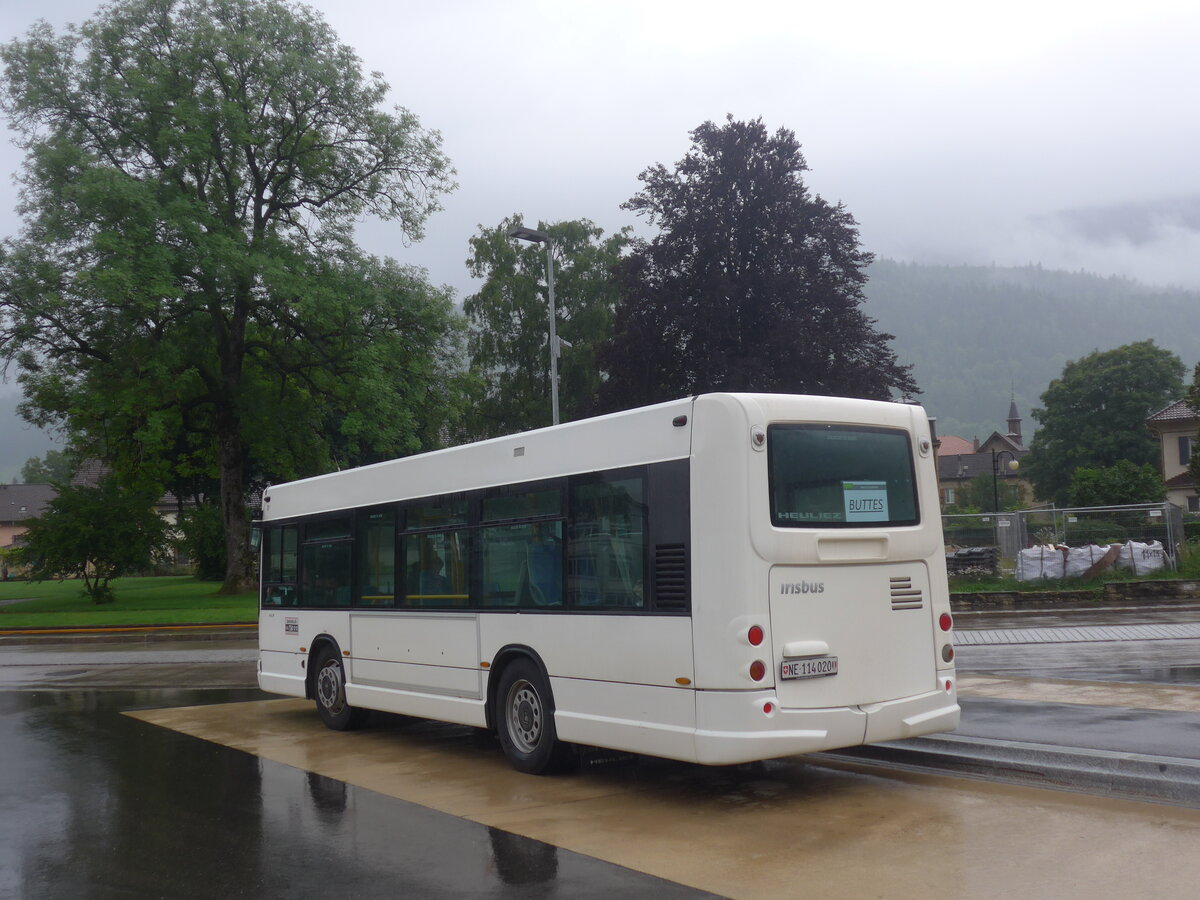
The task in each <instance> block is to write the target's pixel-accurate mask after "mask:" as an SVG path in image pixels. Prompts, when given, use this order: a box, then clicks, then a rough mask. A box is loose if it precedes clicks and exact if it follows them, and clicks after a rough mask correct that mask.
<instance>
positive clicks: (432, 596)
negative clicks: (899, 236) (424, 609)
mask: <svg viewBox="0 0 1200 900" xmlns="http://www.w3.org/2000/svg"><path fill="white" fill-rule="evenodd" d="M469 558H470V555H469V553H468V552H467V531H466V530H464V529H458V530H455V531H440V532H432V533H428V532H427V533H424V534H406V535H405V536H404V595H403V600H402V601H401V602H402V605H404V606H430V607H441V606H453V607H459V606H468V605H469V604H470V600H471V598H470V593H469V584H470V581H469V579H468V571H469V570H468V564H467V560H468V559H469Z"/></svg>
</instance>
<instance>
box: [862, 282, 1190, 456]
mask: <svg viewBox="0 0 1200 900" xmlns="http://www.w3.org/2000/svg"><path fill="white" fill-rule="evenodd" d="M868 274H869V275H870V281H869V282H868V284H867V288H866V293H867V298H868V300H867V305H866V312H867V314H868V315H870V316H872V317H874V318H875V319H877V320H878V323H879V327H880V328H881V329H882V330H884V331H887V332H890V333H892V334H894V335H895V336H896V340H895V342H894V344H893V346H894V347H895V349H896V353H897V355H898V356H899V357H900V360H901V361H902V362H905V363H912V364H913V372H914V375H915V376H916V380H917V383H918V384H919V385H920V386H921V390H922V391H923V393H922V395H921V397H920V400H921V402H922V403H923V404H924V406H925V408H926V409H927V410H928V411H929V414H930V415H933V416H937V420H938V432H939V433H941V434H957V435H960V436H962V437H965V438H967V439H970V438H972V437H975V436H976V435H978V437H979V438H980V439H983V438H986V437H987V436H988V435H989V434H990V433H991V432H992V431H994V430H1001V431H1003V429H1004V426H1005V422H1004V419H1005V416H1007V414H1008V405H1009V398H1010V393H1011V395H1013V396H1015V398H1016V401H1017V408H1018V410H1019V411H1020V413H1021V415H1022V416H1023V417H1024V423H1023V429H1022V430H1023V433H1024V436H1025V440H1026V443H1028V441H1029V438H1030V436H1031V435H1032V434H1033V432H1034V430H1035V427H1036V424H1037V423H1036V422H1034V421H1033V419H1032V418H1031V416H1030V414H1029V413H1030V410H1031V409H1032V408H1033V407H1035V406H1040V405H1041V401H1040V397H1041V394H1042V392H1043V391H1045V390H1046V387H1047V385H1049V383H1050V380H1051V379H1052V378H1057V377H1058V376H1059V375H1060V374H1061V373H1062V369H1063V366H1064V365H1065V364H1066V363H1067V361H1068V360H1072V359H1078V358H1079V357H1081V356H1086V355H1087V354H1088V353H1091V352H1092V351H1093V350H1110V349H1112V348H1114V347H1119V346H1121V345H1123V344H1129V343H1132V342H1133V341H1140V340H1146V339H1152V340H1154V342H1155V343H1156V344H1158V345H1159V346H1160V347H1165V348H1167V349H1168V350H1171V351H1173V352H1174V353H1176V354H1178V355H1179V356H1180V358H1182V359H1183V361H1184V364H1185V365H1187V367H1188V371H1189V373H1190V372H1191V370H1192V367H1193V366H1194V365H1195V363H1196V361H1197V357H1198V356H1200V294H1197V293H1195V292H1190V291H1183V290H1167V289H1159V288H1150V287H1147V286H1145V285H1142V284H1139V283H1138V282H1135V281H1130V280H1128V279H1124V278H1101V277H1099V276H1096V275H1089V274H1086V273H1083V272H1061V271H1054V270H1049V269H1043V268H1041V267H1040V266H1028V267H1025V268H998V267H987V266H926V265H918V264H911V263H897V262H894V261H892V260H878V261H876V262H875V263H873V264H872V265H871V267H870V269H869V270H868Z"/></svg>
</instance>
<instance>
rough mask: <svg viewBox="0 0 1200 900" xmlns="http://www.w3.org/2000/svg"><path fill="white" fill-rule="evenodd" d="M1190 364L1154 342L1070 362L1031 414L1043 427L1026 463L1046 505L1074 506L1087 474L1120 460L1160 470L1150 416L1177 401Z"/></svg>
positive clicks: (1091, 355)
mask: <svg viewBox="0 0 1200 900" xmlns="http://www.w3.org/2000/svg"><path fill="white" fill-rule="evenodd" d="M1184 371H1185V369H1184V365H1183V362H1182V361H1181V360H1180V359H1179V357H1178V356H1176V355H1175V354H1174V353H1171V352H1170V351H1169V350H1163V349H1162V348H1161V347H1157V346H1155V344H1154V341H1139V342H1137V343H1134V344H1126V345H1125V346H1123V347H1117V348H1116V349H1115V350H1105V351H1096V352H1094V353H1091V354H1089V355H1088V356H1085V357H1083V358H1082V359H1078V360H1074V361H1072V362H1068V363H1067V364H1066V366H1065V367H1064V368H1063V372H1062V375H1061V376H1060V377H1058V378H1056V379H1054V380H1053V381H1052V382H1050V386H1049V387H1048V388H1047V389H1046V391H1045V393H1043V394H1042V404H1043V405H1042V406H1041V407H1039V408H1036V409H1034V410H1033V411H1032V415H1033V417H1034V418H1035V419H1037V421H1038V422H1039V423H1040V425H1041V427H1040V428H1039V429H1038V432H1037V434H1035V435H1034V438H1033V441H1032V442H1031V444H1030V450H1031V451H1032V452H1031V453H1030V454H1029V456H1027V457H1026V458H1025V460H1023V461H1022V463H1021V465H1022V467H1023V468H1024V469H1025V471H1026V473H1027V475H1028V477H1029V479H1030V480H1031V481H1032V482H1033V485H1034V488H1035V491H1036V493H1037V495H1038V496H1039V497H1041V498H1042V499H1043V500H1053V501H1054V502H1055V503H1058V504H1059V505H1065V504H1067V503H1068V500H1069V495H1070V488H1071V479H1072V477H1073V475H1074V473H1075V470H1076V469H1078V468H1080V467H1091V468H1095V467H1099V468H1105V467H1109V466H1114V465H1116V464H1117V462H1118V461H1120V460H1128V461H1130V462H1132V463H1134V464H1135V465H1139V466H1142V465H1157V464H1158V454H1159V450H1158V443H1157V442H1156V441H1155V440H1154V438H1153V436H1152V435H1151V434H1150V431H1149V429H1147V428H1146V416H1147V415H1149V414H1150V413H1151V412H1153V411H1154V410H1156V409H1160V408H1162V407H1163V406H1166V405H1167V404H1168V403H1170V402H1172V401H1173V400H1177V399H1178V398H1179V396H1180V394H1181V392H1182V391H1183V374H1184Z"/></svg>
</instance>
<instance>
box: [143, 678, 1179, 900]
mask: <svg viewBox="0 0 1200 900" xmlns="http://www.w3.org/2000/svg"><path fill="white" fill-rule="evenodd" d="M999 681H1003V682H1006V683H1010V685H1009V686H1008V687H1007V688H1004V689H1007V690H1016V689H1017V688H1018V687H1020V689H1022V690H1025V689H1029V690H1033V688H1032V687H1030V686H1028V685H1026V686H1019V685H1015V686H1014V685H1012V684H1011V683H1014V682H1017V681H1019V679H999ZM1001 687H1002V686H1001V685H998V684H996V683H993V682H992V681H990V680H988V679H983V680H980V681H978V682H976V683H974V684H971V685H970V689H971V690H976V689H978V690H999V689H1001ZM1039 699H1042V698H1040V697H1039ZM1056 702H1057V701H1056ZM1069 702H1075V701H1069ZM1089 702H1091V701H1089ZM1161 702H1174V701H1170V700H1169V698H1161ZM1155 708H1158V707H1155ZM1171 708H1176V707H1171ZM1189 708H1190V707H1189ZM129 715H131V716H134V717H136V718H138V719H141V720H143V721H145V722H149V723H153V724H156V725H160V726H162V727H165V728H171V729H174V730H176V731H180V732H183V733H186V734H190V735H194V736H196V737H198V738H203V739H205V740H209V741H213V742H216V743H219V744H223V745H226V746H229V747H235V748H237V749H240V750H244V751H246V752H248V753H252V754H255V755H257V756H260V757H263V758H265V759H270V760H274V761H276V762H279V763H284V764H287V765H291V766H295V767H298V768H300V769H304V770H307V771H311V772H316V773H319V774H321V775H325V776H328V777H330V778H336V779H340V780H342V781H345V782H348V783H350V784H353V785H357V786H359V787H362V788H366V789H369V790H372V791H377V792H379V793H382V794H386V795H390V796H393V797H398V798H400V799H403V800H407V801H410V802H413V803H418V804H421V805H423V806H426V807H430V808H432V809H436V810H441V811H443V812H445V813H449V814H451V815H455V816H461V817H463V818H466V819H469V820H471V821H475V822H479V823H482V824H485V825H490V826H494V827H497V828H501V829H504V830H507V831H510V832H515V833H517V834H521V835H525V836H527V837H531V838H535V839H537V840H541V841H545V842H547V843H550V844H554V845H555V846H558V847H562V848H565V849H568V850H572V851H575V852H578V853H584V854H587V855H590V856H593V857H596V858H599V859H602V860H606V861H608V862H612V863H616V864H618V865H622V866H626V867H629V868H632V869H636V870H639V871H642V872H646V873H649V874H653V875H657V876H659V877H662V878H667V879H670V880H672V881H676V882H679V883H682V884H687V885H691V886H694V887H696V888H701V889H704V890H708V891H712V892H714V893H717V894H722V895H725V896H729V897H746V898H759V897H762V898H772V900H786V898H795V897H819V898H822V900H827V898H842V897H846V898H866V897H878V898H908V897H912V898H917V897H920V898H929V897H945V898H1021V900H1027V898H1051V897H1053V898H1063V900H1070V898H1109V897H1113V898H1115V897H1121V898H1128V897H1159V898H1172V897H1180V898H1183V897H1192V896H1195V893H1196V888H1195V883H1196V878H1197V873H1196V867H1197V862H1198V859H1200V855H1198V851H1200V811H1197V810H1189V809H1178V808H1174V807H1168V806H1157V805H1152V804H1141V803H1134V802H1128V801H1117V800H1107V799H1099V798H1095V797H1087V796H1081V795H1073V794H1066V793H1060V792H1055V791H1042V790H1037V789H1032V788H1020V787H1011V786H1005V785H994V784H986V783H981V782H977V781H968V780H960V779H955V778H949V777H940V776H921V775H913V774H881V773H880V771H879V770H876V769H869V770H868V769H859V768H857V767H855V766H851V765H845V766H841V765H824V764H822V765H816V764H812V763H808V762H806V760H805V758H804V757H793V758H789V759H786V760H777V761H772V762H769V763H762V764H755V765H750V766H738V767H729V768H706V767H703V766H693V765H687V764H683V763H674V762H668V761H661V760H645V761H639V762H638V763H636V764H630V765H614V766H599V767H593V768H590V769H588V770H586V771H584V772H582V773H579V774H574V775H566V776H557V777H546V778H537V777H531V776H527V775H521V774H519V773H517V772H515V771H513V770H512V769H511V768H509V766H508V764H507V763H506V761H505V760H504V758H503V756H502V755H501V753H500V751H499V749H498V747H497V746H496V744H495V743H494V741H492V740H491V739H490V738H486V737H481V736H480V735H479V733H477V732H475V731H473V730H472V729H468V728H461V727H457V726H450V725H444V724H439V723H430V722H423V721H419V720H415V719H406V718H401V717H396V716H380V717H379V723H378V724H376V725H374V726H373V727H372V728H370V729H367V730H365V731H360V732H353V733H337V732H332V731H329V730H327V729H325V728H324V726H323V725H322V724H321V723H320V721H319V720H318V718H317V716H316V713H315V711H314V710H313V707H312V704H311V703H308V702H304V701H300V700H267V701H258V702H251V703H235V704H225V705H215V706H202V707H192V708H182V709H161V710H143V711H136V712H131V713H129Z"/></svg>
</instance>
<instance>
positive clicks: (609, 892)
mask: <svg viewBox="0 0 1200 900" xmlns="http://www.w3.org/2000/svg"><path fill="white" fill-rule="evenodd" d="M254 696H259V697H261V696H262V695H261V694H259V693H258V692H257V691H255V690H240V691H226V690H220V691H212V690H208V691H201V690H178V689H170V690H139V691H124V690H101V691H22V692H0V746H3V747H4V749H5V753H6V760H5V766H4V767H3V769H2V770H0V771H2V773H3V774H2V775H0V804H3V810H4V815H3V816H0V897H4V898H7V897H14V898H16V897H20V898H23V900H61V898H64V897H89V898H105V897H114V898H115V897H171V898H197V900H199V898H205V900H207V898H212V897H230V898H237V897H247V898H256V900H258V898H307V897H327V896H331V895H333V894H338V895H342V894H344V895H345V896H350V897H354V898H356V900H357V898H362V900H373V898H396V897H414V898H416V897H420V898H426V897H428V898H460V897H482V898H491V897H495V898H517V897H520V898H526V897H570V898H595V900H600V898H611V897H642V896H653V897H656V898H664V900H670V898H685V897H686V898H693V897H697V896H701V895H700V894H698V892H697V891H695V890H692V889H690V888H686V887H683V886H681V885H676V884H672V883H669V882H665V881H662V880H660V879H656V878H653V877H651V876H647V875H645V874H643V873H639V872H634V871H631V870H628V869H625V868H622V867H619V866H614V865H611V864H608V863H605V862H602V861H600V860H596V859H592V858H589V857H585V856H580V855H579V854H575V853H572V852H570V851H569V850H564V849H560V848H558V847H555V846H552V845H547V844H542V843H539V842H537V841H533V840H530V839H528V838H525V837H521V836H519V835H516V834H513V833H510V832H505V831H503V830H501V829H497V828H488V827H486V826H483V825H479V824H476V823H474V822H470V821H467V820H465V819H462V818H459V817H455V816H447V815H445V814H443V813H441V812H437V811H436V810H433V809H430V808H426V807H423V806H419V805H415V804H412V803H408V802H405V801H403V800H400V799H396V798H394V797H392V796H388V795H386V794H384V793H379V792H375V791H372V790H366V789H364V788H362V787H360V786H357V785H355V784H352V783H348V782H347V781H345V780H342V779H338V778H333V777H330V776H328V775H325V774H321V773H320V772H318V771H306V770H304V769H302V768H296V767H293V766H291V765H285V764H282V763H279V762H275V761H272V760H270V759H268V758H265V757H262V756H256V755H252V754H249V753H244V752H241V751H239V750H235V749H231V748H229V747H226V746H221V745H219V744H216V743H212V742H209V741H203V740H196V739H195V738H193V737H191V736H189V735H187V734H185V733H183V732H179V731H172V730H168V729H164V728H159V727H157V726H154V725H151V724H148V723H147V722H145V721H141V720H140V718H141V717H142V716H148V715H152V713H149V712H138V711H137V709H138V708H142V707H162V706H164V705H170V706H185V707H188V708H189V709H190V710H192V718H193V721H194V723H196V724H202V723H203V721H204V717H203V716H199V715H196V714H195V712H196V711H197V710H208V712H209V714H210V717H212V718H214V719H215V720H222V719H227V718H228V717H227V716H226V712H227V711H235V710H238V709H245V708H251V709H253V708H256V707H257V706H258V704H255V703H232V704H231V703H228V701H230V700H239V699H242V700H244V699H245V698H248V697H254ZM221 701H226V702H221ZM213 703H216V704H217V705H205V706H195V704H213ZM124 711H132V714H131V715H122V714H121V713H122V712H124ZM273 721H274V722H277V723H278V725H279V727H280V729H281V731H280V733H279V734H278V735H277V737H278V738H279V744H280V745H281V746H283V745H286V742H287V741H286V729H287V728H289V727H292V725H291V724H290V723H289V720H288V719H287V718H286V717H285V718H283V719H282V720H279V719H275V718H274V717H271V716H267V717H264V718H263V720H262V724H263V725H268V724H269V723H271V722H273Z"/></svg>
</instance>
